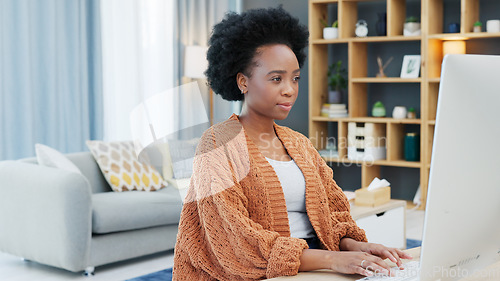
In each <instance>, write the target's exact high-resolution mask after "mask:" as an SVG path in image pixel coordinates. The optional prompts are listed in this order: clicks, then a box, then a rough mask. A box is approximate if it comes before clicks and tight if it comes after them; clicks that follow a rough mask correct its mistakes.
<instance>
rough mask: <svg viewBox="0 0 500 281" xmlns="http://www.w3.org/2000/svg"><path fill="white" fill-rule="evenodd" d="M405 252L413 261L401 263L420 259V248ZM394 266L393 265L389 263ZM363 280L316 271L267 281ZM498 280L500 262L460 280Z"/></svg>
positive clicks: (351, 276)
mask: <svg viewBox="0 0 500 281" xmlns="http://www.w3.org/2000/svg"><path fill="white" fill-rule="evenodd" d="M405 252H407V253H409V254H410V255H412V256H413V260H404V261H403V263H405V262H408V261H414V260H419V259H420V248H413V249H409V250H405ZM389 263H390V264H392V265H394V266H395V264H393V263H391V262H389ZM360 278H363V276H361V275H347V274H339V273H334V272H331V271H329V270H316V271H310V272H300V273H299V274H297V275H295V276H287V277H277V278H272V279H267V280H276V281H285V280H294V281H299V280H314V281H323V280H325V281H326V280H328V281H352V280H358V279H360ZM498 280H500V262H497V263H495V264H492V265H490V266H489V267H487V268H485V269H484V270H482V271H480V272H477V273H476V274H474V275H472V276H470V277H467V278H463V279H461V281H498Z"/></svg>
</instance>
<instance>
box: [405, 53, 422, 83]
mask: <svg viewBox="0 0 500 281" xmlns="http://www.w3.org/2000/svg"><path fill="white" fill-rule="evenodd" d="M420 62H421V57H420V55H406V56H404V57H403V65H402V66H401V75H400V77H401V78H418V77H419V75H420Z"/></svg>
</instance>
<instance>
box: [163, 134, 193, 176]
mask: <svg viewBox="0 0 500 281" xmlns="http://www.w3.org/2000/svg"><path fill="white" fill-rule="evenodd" d="M199 141H200V139H199V138H194V139H191V140H169V141H168V146H169V148H170V149H169V151H170V157H171V159H172V169H173V172H174V178H175V179H184V178H190V177H191V174H193V160H194V155H195V153H196V146H198V142H199Z"/></svg>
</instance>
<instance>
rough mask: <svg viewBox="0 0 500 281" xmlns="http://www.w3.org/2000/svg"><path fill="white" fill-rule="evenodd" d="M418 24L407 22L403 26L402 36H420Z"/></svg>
mask: <svg viewBox="0 0 500 281" xmlns="http://www.w3.org/2000/svg"><path fill="white" fill-rule="evenodd" d="M420 34H421V32H420V23H419V22H407V23H405V24H404V29H403V35H404V36H418V35H420Z"/></svg>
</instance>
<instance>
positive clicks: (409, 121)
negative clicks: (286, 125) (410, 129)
mask: <svg viewBox="0 0 500 281" xmlns="http://www.w3.org/2000/svg"><path fill="white" fill-rule="evenodd" d="M311 120H313V121H322V122H358V123H393V124H416V125H419V124H421V123H422V120H420V119H394V118H389V117H342V118H329V117H323V116H315V117H311Z"/></svg>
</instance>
